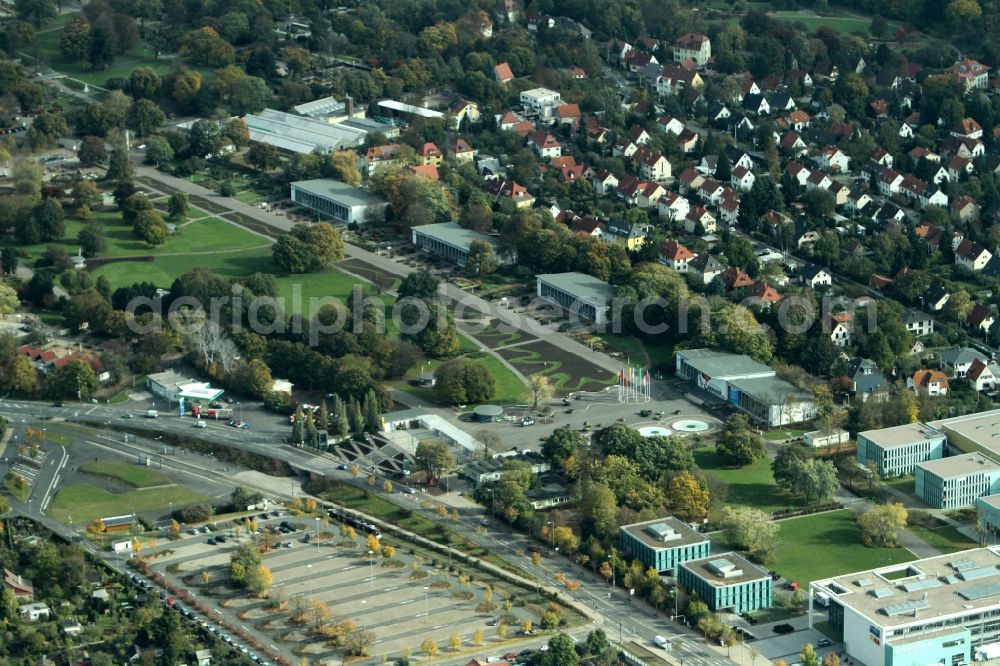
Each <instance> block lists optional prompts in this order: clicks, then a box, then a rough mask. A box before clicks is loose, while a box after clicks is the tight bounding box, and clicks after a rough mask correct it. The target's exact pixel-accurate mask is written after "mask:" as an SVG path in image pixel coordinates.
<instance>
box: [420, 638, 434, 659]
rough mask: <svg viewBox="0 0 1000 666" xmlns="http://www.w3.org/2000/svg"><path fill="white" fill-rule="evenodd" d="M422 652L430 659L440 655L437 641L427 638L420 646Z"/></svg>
mask: <svg viewBox="0 0 1000 666" xmlns="http://www.w3.org/2000/svg"><path fill="white" fill-rule="evenodd" d="M420 650H421V651H422V652H423V653H424V654H426V655H427V656H429V657H433V656H434V655H436V654H437V653H438V644H437V641H436V640H434V639H433V638H425V639H424V640H423V642H422V643H421V644H420Z"/></svg>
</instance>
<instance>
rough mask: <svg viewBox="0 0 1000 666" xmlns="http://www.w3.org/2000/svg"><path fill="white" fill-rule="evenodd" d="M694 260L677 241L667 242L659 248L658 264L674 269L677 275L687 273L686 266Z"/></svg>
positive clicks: (692, 254)
mask: <svg viewBox="0 0 1000 666" xmlns="http://www.w3.org/2000/svg"><path fill="white" fill-rule="evenodd" d="M692 259H694V253H693V252H691V250H689V249H687V248H686V247H684V245H682V244H681V243H680V242H679V241H676V240H673V239H671V240H668V241H666V242H665V243H664V244H663V245H661V246H660V263H661V264H664V265H666V266H669V267H670V268H672V269H674V270H675V271H677V272H678V273H687V270H688V264H690V263H691V260H692Z"/></svg>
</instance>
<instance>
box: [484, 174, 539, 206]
mask: <svg viewBox="0 0 1000 666" xmlns="http://www.w3.org/2000/svg"><path fill="white" fill-rule="evenodd" d="M483 189H484V190H485V191H486V192H487V193H489V194H492V195H493V197H494V198H495V200H496V201H501V200H509V201H512V202H513V203H514V206H515V207H516V208H530V207H531V205H532V204H533V203H535V197H534V196H533V195H532V194H531V193H530V192H528V190H527V189H525V188H524V187H523V186H521V185H518V184H517V183H516V182H514V181H513V180H503V179H500V178H498V179H496V180H488V181H486V184H485V186H484V187H483Z"/></svg>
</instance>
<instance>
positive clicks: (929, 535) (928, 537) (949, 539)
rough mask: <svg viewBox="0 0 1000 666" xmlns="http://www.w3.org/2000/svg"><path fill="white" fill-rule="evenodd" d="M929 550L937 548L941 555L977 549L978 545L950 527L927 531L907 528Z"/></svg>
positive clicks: (918, 528)
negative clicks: (928, 547) (929, 548)
mask: <svg viewBox="0 0 1000 666" xmlns="http://www.w3.org/2000/svg"><path fill="white" fill-rule="evenodd" d="M908 529H909V530H910V531H911V532H913V533H914V534H916V535H917V536H918V537H920V539H921V540H922V541H923V542H924V543H926V544H927V545H928V546H930V547H931V548H937V549H938V550H940V551H941V552H942V553H954V552H957V551H959V550H967V549H969V548H978V547H979V544H978V543H976V542H975V541H973V540H972V539H970V538H969V537H967V536H965V535H964V534H962V533H961V532H959V531H958V529H957V528H956V527H954V526H952V525H945V526H944V527H937V528H934V529H928V528H926V527H919V526H914V527H910V528H908Z"/></svg>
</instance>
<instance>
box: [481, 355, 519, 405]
mask: <svg viewBox="0 0 1000 666" xmlns="http://www.w3.org/2000/svg"><path fill="white" fill-rule="evenodd" d="M469 362H470V363H475V364H476V365H481V366H483V367H484V368H486V369H487V370H488V371H489V373H490V374H491V375H492V376H493V379H495V380H496V383H497V394H496V396H495V397H494V398H493V400H491V402H495V403H498V404H502V405H506V404H511V403H521V402H524V401H525V400H526V399H527V396H528V391H527V389H526V388H525V386H524V384H523V383H521V380H520V378H518V377H517V375H515V374H514V373H513V372H511V371H510V368H508V367H507V366H506V365H504V364H503V363H501V362H500V359H498V358H497V357H496V356H493V355H492V354H487V353H485V352H484V355H483V356H481V357H478V358H472V359H469Z"/></svg>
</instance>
